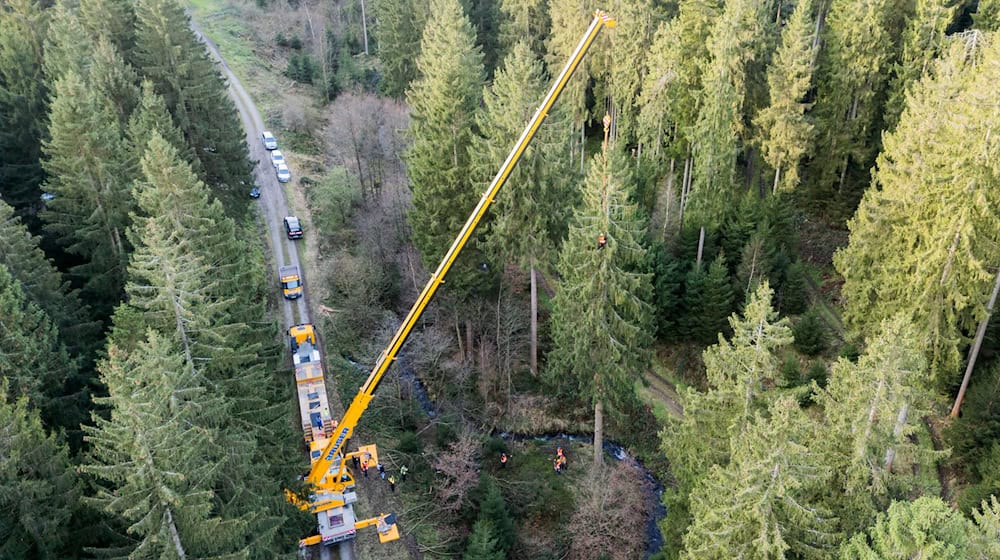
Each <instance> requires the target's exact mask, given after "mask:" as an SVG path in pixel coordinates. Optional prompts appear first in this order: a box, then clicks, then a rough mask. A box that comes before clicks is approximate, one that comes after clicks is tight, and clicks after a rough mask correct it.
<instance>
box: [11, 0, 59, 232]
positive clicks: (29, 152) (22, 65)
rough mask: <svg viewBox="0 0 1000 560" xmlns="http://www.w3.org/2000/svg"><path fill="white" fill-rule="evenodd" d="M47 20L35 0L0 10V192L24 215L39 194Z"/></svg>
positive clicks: (19, 1)
mask: <svg viewBox="0 0 1000 560" xmlns="http://www.w3.org/2000/svg"><path fill="white" fill-rule="evenodd" d="M47 22H48V17H47V14H46V13H44V12H43V11H42V8H41V6H39V4H38V2H37V1H36V0H9V1H7V2H5V3H4V9H3V10H0V84H3V87H0V153H2V154H3V157H2V158H0V193H3V199H4V201H5V202H6V203H7V204H10V205H11V206H13V207H14V209H15V210H16V211H17V213H18V214H19V215H21V216H25V215H28V214H29V213H30V212H31V211H32V208H31V207H33V206H34V205H35V204H37V203H38V197H39V196H40V195H41V191H40V190H39V188H38V187H39V185H40V184H41V182H42V179H43V177H44V175H43V172H42V167H41V165H40V160H41V147H42V138H43V137H44V136H45V126H46V111H47V103H48V101H47V96H48V87H47V86H48V84H47V83H46V80H45V76H44V73H43V70H42V66H43V55H42V53H43V47H42V45H43V43H44V40H45V35H46V26H47Z"/></svg>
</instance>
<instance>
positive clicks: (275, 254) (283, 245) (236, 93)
mask: <svg viewBox="0 0 1000 560" xmlns="http://www.w3.org/2000/svg"><path fill="white" fill-rule="evenodd" d="M189 21H190V23H191V30H192V31H193V32H194V34H195V35H196V36H197V37H198V38H199V39H200V40H201V41H202V42H203V43H204V44H205V47H206V48H207V49H208V51H209V53H211V55H212V57H213V58H214V59H215V60H216V61H217V62H218V68H219V69H220V70H221V71H222V72H223V75H224V76H225V78H226V81H227V82H228V84H229V88H228V90H229V95H230V97H232V99H233V103H235V104H236V109H237V111H238V112H239V115H240V121H241V122H242V123H243V130H244V131H245V132H246V140H247V148H248V149H249V152H250V159H251V160H253V161H256V162H257V163H256V165H254V169H253V177H254V182H255V183H256V184H257V185H258V186H259V187H260V191H261V196H260V199H259V201H260V205H261V209H262V211H263V215H264V222H265V225H266V227H267V234H268V235H267V241H268V248H269V251H268V256H269V257H270V258H269V259H268V261H269V264H270V266H271V268H272V271H273V275H274V277H275V279H277V275H278V274H277V273H278V268H279V267H280V266H284V265H294V266H298V267H299V274H300V277H301V278H302V280H303V296H302V297H301V298H298V299H296V300H287V299H284V298H280V301H281V303H280V307H281V313H282V317H283V322H282V327H283V329H286V330H287V328H288V327H290V326H292V325H295V324H299V323H308V322H310V321H309V308H308V306H307V304H306V301H307V300H306V295H307V294H308V291H307V290H306V288H305V277H306V274H305V270H304V268H303V266H302V264H301V263H300V262H299V253H298V249H297V248H296V246H295V242H294V241H292V240H290V239H288V238H287V237H286V236H285V235H284V224H283V222H282V220H283V218H284V217H285V216H288V215H289V213H288V201H287V200H286V199H285V190H284V188H283V187H282V184H281V183H279V182H278V178H277V176H276V175H275V174H274V170H273V168H272V167H271V165H270V163H271V161H270V160H271V158H270V155H269V154H268V152H267V150H266V149H264V145H263V142H262V141H261V137H260V133H261V131H263V130H265V128H264V119H263V118H262V117H261V115H260V111H258V110H257V106H256V105H255V104H254V102H253V99H252V98H251V97H250V96H249V95H248V94H247V92H246V90H245V89H244V88H243V84H241V83H240V81H239V79H238V78H237V77H236V75H235V74H233V71H232V70H231V69H230V68H229V65H227V64H226V61H225V60H224V59H223V58H222V55H221V54H220V53H219V48H218V46H217V45H216V44H215V43H214V42H213V41H212V40H211V39H209V38H208V37H206V36H205V35H204V34H203V33H202V31H201V28H200V27H199V26H198V24H197V23H196V22H195V21H194V19H193V18H192V19H189ZM293 175H294V173H293ZM292 184H294V183H292ZM283 332H284V331H283ZM332 548H333V547H327V546H321V547H319V552H320V558H321V559H322V560H330V558H331V549H332ZM336 548H337V550H338V551H339V557H340V560H354V549H353V546H352V542H351V541H348V542H347V543H343V544H342V545H338V546H337V547H336Z"/></svg>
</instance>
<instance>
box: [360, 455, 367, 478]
mask: <svg viewBox="0 0 1000 560" xmlns="http://www.w3.org/2000/svg"><path fill="white" fill-rule="evenodd" d="M361 472H362V473H364V475H365V478H368V460H367V459H365V460H364V461H361Z"/></svg>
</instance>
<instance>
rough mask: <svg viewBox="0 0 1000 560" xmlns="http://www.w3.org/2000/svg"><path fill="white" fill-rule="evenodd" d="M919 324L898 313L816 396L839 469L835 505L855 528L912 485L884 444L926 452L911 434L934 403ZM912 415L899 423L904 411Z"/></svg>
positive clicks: (826, 443)
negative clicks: (924, 382)
mask: <svg viewBox="0 0 1000 560" xmlns="http://www.w3.org/2000/svg"><path fill="white" fill-rule="evenodd" d="M920 348H921V339H920V337H919V336H918V335H917V333H916V329H915V327H914V325H912V324H910V323H909V322H907V321H905V320H904V319H903V318H902V317H897V318H895V319H893V320H891V321H886V322H885V323H883V325H882V328H881V330H880V332H879V335H878V336H877V337H876V338H874V339H872V340H871V341H869V344H868V348H867V350H866V351H865V354H864V355H863V356H862V357H861V359H860V360H859V361H858V363H857V364H853V363H851V362H849V361H847V360H844V359H841V360H839V361H838V362H837V363H835V364H834V366H833V370H832V372H831V375H830V380H829V383H828V385H827V387H826V389H825V390H822V391H819V392H818V394H817V396H816V401H817V402H818V403H819V404H820V405H821V406H822V407H823V411H824V414H825V424H824V437H823V439H822V442H821V443H822V445H823V447H824V448H825V449H826V453H827V456H828V460H827V463H828V464H829V465H830V466H831V467H833V472H834V473H835V478H836V482H835V483H834V484H835V485H836V487H837V488H843V489H844V490H843V493H842V495H839V496H837V497H836V499H835V501H836V502H837V506H836V507H837V509H838V511H839V513H840V517H841V519H842V523H843V525H844V527H845V528H846V529H848V530H849V531H851V532H853V531H855V530H857V529H858V528H861V527H864V526H866V525H867V524H868V523H870V522H871V518H872V516H873V515H874V514H875V512H876V511H878V510H879V509H880V508H883V507H885V506H886V505H887V503H886V502H887V501H888V497H889V495H890V492H891V491H893V489H894V488H896V487H897V486H900V485H902V486H903V487H904V488H906V474H905V473H899V474H895V473H891V472H887V471H886V469H885V466H884V457H885V455H886V450H887V449H889V448H893V449H894V450H895V453H896V454H897V455H900V456H909V457H914V456H916V454H917V453H919V452H920V451H919V450H918V448H917V447H916V445H915V444H914V443H913V441H911V439H910V438H909V434H911V433H913V431H914V420H915V419H919V418H921V417H922V415H923V413H922V412H921V409H922V407H923V406H925V403H927V402H928V401H929V397H928V395H927V393H926V392H925V391H926V390H925V389H922V388H921V378H922V376H923V373H924V371H925V369H926V367H927V362H926V360H925V359H924V356H923V354H922V353H921V352H920ZM904 408H905V409H906V410H907V411H908V414H907V415H906V416H905V417H903V420H904V422H903V423H898V420H897V419H898V418H899V415H900V411H901V410H903V409H904Z"/></svg>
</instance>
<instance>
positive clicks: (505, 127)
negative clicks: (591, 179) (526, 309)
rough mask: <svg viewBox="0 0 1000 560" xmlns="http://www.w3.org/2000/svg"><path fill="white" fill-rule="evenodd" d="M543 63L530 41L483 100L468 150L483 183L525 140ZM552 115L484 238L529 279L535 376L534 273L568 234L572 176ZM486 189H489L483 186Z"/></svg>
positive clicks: (513, 56) (509, 184) (510, 58)
mask: <svg viewBox="0 0 1000 560" xmlns="http://www.w3.org/2000/svg"><path fill="white" fill-rule="evenodd" d="M543 87H544V86H543V84H542V65H541V62H540V61H538V60H537V59H536V58H535V56H534V55H533V54H532V52H531V50H530V49H529V48H528V45H527V43H518V44H517V45H516V46H515V47H514V48H513V49H512V50H511V53H510V55H509V56H508V57H507V59H506V60H505V62H504V66H503V68H501V69H500V70H499V71H497V74H496V77H495V79H494V81H493V88H492V90H489V89H487V90H486V91H485V92H484V96H483V101H484V103H483V105H484V110H483V112H482V113H480V114H479V116H478V118H477V122H478V129H479V131H480V136H476V137H474V138H473V140H472V145H471V146H470V148H469V149H470V159H471V169H472V173H473V174H474V177H475V180H476V182H477V183H478V184H480V185H487V184H489V182H490V181H491V180H492V179H493V176H494V174H495V173H496V170H497V166H498V165H499V164H500V162H502V161H504V160H505V159H506V157H507V154H508V153H509V152H510V148H511V147H512V146H513V145H514V143H515V142H516V141H517V139H518V138H519V137H520V134H521V131H522V130H523V129H524V126H525V124H526V123H527V122H528V121H529V120H530V119H531V117H532V116H533V115H534V112H535V109H536V108H537V104H538V103H539V102H540V100H541V98H542V96H543V95H544V91H543ZM553 113H554V114H552V115H550V116H549V118H548V119H547V120H546V121H545V123H543V125H542V127H541V128H540V130H539V131H538V133H537V136H536V138H535V139H534V141H533V142H532V144H531V145H530V146H529V147H528V149H527V150H525V152H524V154H523V155H522V156H521V160H520V162H519V163H518V164H517V167H515V168H514V170H513V172H511V174H510V176H509V177H508V179H507V184H506V185H505V186H504V188H503V190H501V191H500V194H499V195H498V196H497V199H496V209H495V210H494V212H493V215H494V219H493V220H491V221H490V223H489V230H488V233H487V235H486V246H487V250H488V251H489V252H490V253H492V254H493V255H494V256H495V257H496V258H497V260H498V261H500V262H504V263H513V264H517V265H518V266H520V267H521V268H523V269H527V270H528V271H529V272H530V274H531V324H532V329H531V332H532V335H533V336H532V339H531V356H530V364H531V369H532V371H537V370H538V369H537V364H538V359H537V348H538V340H537V332H538V328H537V322H538V311H537V310H538V295H537V291H538V290H537V268H538V267H542V268H544V267H545V266H546V264H547V263H548V262H550V261H551V260H552V257H553V254H554V253H555V250H556V249H557V248H558V244H559V241H560V240H561V239H562V237H563V235H564V233H565V227H566V222H567V219H568V216H567V212H568V210H569V209H570V208H571V207H572V204H567V201H571V200H572V199H573V193H572V192H571V186H570V184H569V181H568V180H567V179H569V178H572V176H573V171H572V169H571V168H570V166H569V165H567V162H566V160H565V158H563V157H562V156H563V153H564V151H563V147H564V146H565V145H566V142H565V141H560V139H559V136H560V135H559V134H558V132H559V131H560V130H561V128H562V127H561V124H560V123H558V122H552V119H555V120H556V121H558V120H559V118H560V113H559V112H556V111H553ZM483 188H485V186H484V187H483Z"/></svg>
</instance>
